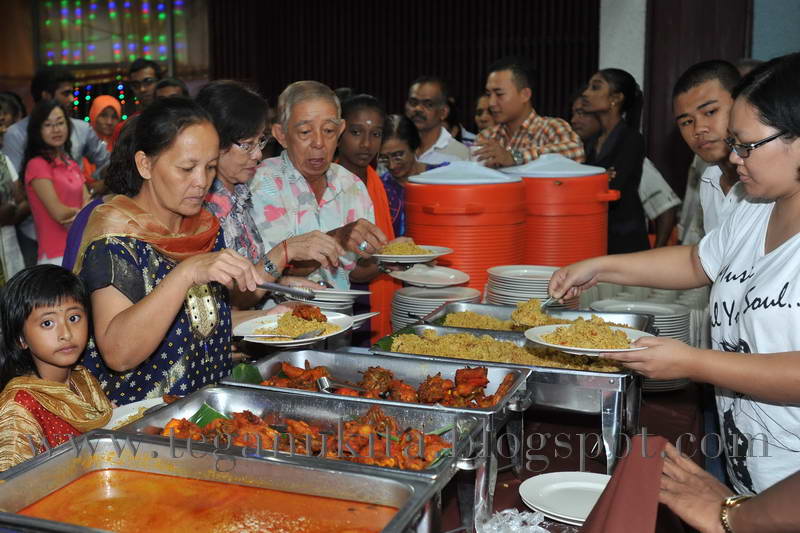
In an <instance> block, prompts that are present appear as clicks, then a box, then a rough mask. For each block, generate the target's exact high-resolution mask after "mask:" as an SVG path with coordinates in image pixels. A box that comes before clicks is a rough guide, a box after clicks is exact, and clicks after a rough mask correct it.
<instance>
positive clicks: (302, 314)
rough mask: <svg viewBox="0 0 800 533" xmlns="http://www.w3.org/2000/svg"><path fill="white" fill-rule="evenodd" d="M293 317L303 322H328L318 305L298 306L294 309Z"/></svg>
mask: <svg viewBox="0 0 800 533" xmlns="http://www.w3.org/2000/svg"><path fill="white" fill-rule="evenodd" d="M292 315H294V316H296V317H297V318H302V319H303V320H316V321H317V322H327V321H328V317H326V316H325V315H324V314H322V311H320V308H319V307H317V306H316V305H298V306H297V307H295V308H294V309H292Z"/></svg>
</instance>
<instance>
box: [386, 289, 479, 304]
mask: <svg viewBox="0 0 800 533" xmlns="http://www.w3.org/2000/svg"><path fill="white" fill-rule="evenodd" d="M480 295H481V293H480V291H478V290H476V289H472V288H470V287H447V288H444V289H424V288H422V287H403V288H402V289H399V290H398V291H396V292H395V297H396V298H397V299H398V300H400V301H403V300H405V301H406V302H409V303H419V302H432V301H433V300H438V301H440V302H445V301H452V300H468V299H470V298H478V297H480Z"/></svg>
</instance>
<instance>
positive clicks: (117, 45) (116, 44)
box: [113, 43, 122, 50]
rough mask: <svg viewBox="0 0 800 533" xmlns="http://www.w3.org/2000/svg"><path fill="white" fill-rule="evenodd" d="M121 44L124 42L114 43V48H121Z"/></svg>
mask: <svg viewBox="0 0 800 533" xmlns="http://www.w3.org/2000/svg"><path fill="white" fill-rule="evenodd" d="M121 46H122V44H120V43H114V46H113V48H114V50H119V49H120V47H121Z"/></svg>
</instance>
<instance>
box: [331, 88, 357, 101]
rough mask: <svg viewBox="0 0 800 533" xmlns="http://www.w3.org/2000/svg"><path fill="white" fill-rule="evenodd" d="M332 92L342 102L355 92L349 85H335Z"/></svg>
mask: <svg viewBox="0 0 800 533" xmlns="http://www.w3.org/2000/svg"><path fill="white" fill-rule="evenodd" d="M333 93H334V94H335V95H336V97H337V98H338V99H339V102H344V101H345V100H347V99H348V98H352V97H353V96H354V95H355V94H356V92H355V91H354V90H353V89H351V88H350V87H337V88H336V89H334V90H333Z"/></svg>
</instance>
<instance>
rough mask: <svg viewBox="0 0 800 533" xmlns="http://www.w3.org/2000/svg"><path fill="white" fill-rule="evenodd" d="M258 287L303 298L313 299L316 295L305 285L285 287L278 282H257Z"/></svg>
mask: <svg viewBox="0 0 800 533" xmlns="http://www.w3.org/2000/svg"><path fill="white" fill-rule="evenodd" d="M258 288H259V289H266V290H268V291H271V292H277V293H279V294H287V295H289V296H295V297H297V298H302V299H304V300H313V299H314V298H316V297H317V294H316V293H315V292H314V291H313V290H312V289H306V288H305V287H287V286H286V285H281V284H279V283H269V282H264V283H259V284H258Z"/></svg>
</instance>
